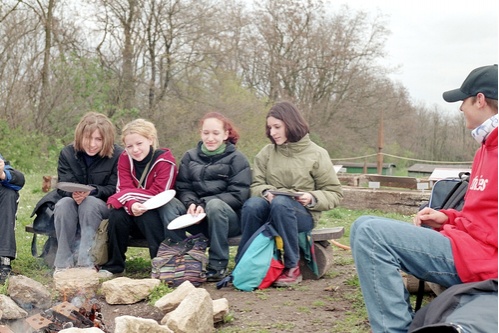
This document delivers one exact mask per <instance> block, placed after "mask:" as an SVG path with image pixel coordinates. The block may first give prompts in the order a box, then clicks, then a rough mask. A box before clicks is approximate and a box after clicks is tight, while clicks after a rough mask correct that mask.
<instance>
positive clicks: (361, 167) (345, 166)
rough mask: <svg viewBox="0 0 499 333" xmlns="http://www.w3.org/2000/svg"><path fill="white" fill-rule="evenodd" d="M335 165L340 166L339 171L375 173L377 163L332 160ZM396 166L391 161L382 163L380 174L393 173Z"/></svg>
mask: <svg viewBox="0 0 499 333" xmlns="http://www.w3.org/2000/svg"><path fill="white" fill-rule="evenodd" d="M333 164H334V165H335V166H341V171H340V172H346V173H359V174H377V173H378V165H377V164H376V163H352V162H339V161H333ZM396 167H397V166H396V165H395V164H393V163H383V170H382V172H381V174H382V175H387V176H391V175H393V169H394V168H396Z"/></svg>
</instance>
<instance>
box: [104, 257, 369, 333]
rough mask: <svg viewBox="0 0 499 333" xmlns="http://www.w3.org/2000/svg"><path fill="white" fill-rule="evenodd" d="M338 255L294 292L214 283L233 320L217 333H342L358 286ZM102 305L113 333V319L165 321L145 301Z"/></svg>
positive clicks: (216, 296) (209, 286) (211, 286)
mask: <svg viewBox="0 0 499 333" xmlns="http://www.w3.org/2000/svg"><path fill="white" fill-rule="evenodd" d="M334 251H335V261H336V262H337V263H336V264H335V265H334V266H333V268H332V269H331V270H330V272H328V274H326V275H325V276H324V277H322V278H321V279H319V280H304V281H303V282H302V283H300V284H299V285H298V286H296V287H294V288H272V287H271V288H268V289H265V290H258V291H254V292H242V291H238V290H236V289H234V288H233V287H232V286H228V287H225V288H222V289H219V290H218V289H217V288H216V284H215V283H206V284H205V285H203V286H202V287H203V288H205V289H206V290H207V291H208V292H209V293H210V295H211V297H212V299H219V298H226V299H227V300H228V301H229V306H230V312H231V318H232V320H230V321H229V322H226V323H219V324H218V325H217V326H216V331H217V332H296V333H298V332H342V330H341V329H339V328H338V327H337V324H338V323H339V322H341V321H342V320H345V318H346V316H347V313H348V312H349V311H351V309H352V306H353V304H352V298H351V296H352V294H354V293H355V292H356V291H357V287H355V286H350V285H349V284H348V283H347V280H349V279H351V278H352V277H353V275H354V271H355V269H354V265H353V262H352V261H351V254H350V252H349V251H344V250H340V249H337V248H335V249H334ZM100 301H101V305H102V314H103V318H104V322H105V323H106V325H107V327H108V329H109V332H114V318H116V317H118V316H123V315H130V316H136V317H142V318H151V319H155V320H158V321H160V320H161V319H162V318H163V316H164V315H163V313H161V312H160V311H158V310H157V309H156V308H154V307H153V306H151V305H149V304H147V302H145V301H144V302H140V303H136V304H132V305H109V304H107V303H106V302H105V300H104V299H101V300H100ZM363 324H364V323H363ZM335 327H336V328H335ZM368 330H369V328H368V326H367V325H365V330H364V329H362V328H360V330H359V332H362V331H366V332H367V331H368ZM343 332H351V330H348V331H343ZM115 333H119V332H115Z"/></svg>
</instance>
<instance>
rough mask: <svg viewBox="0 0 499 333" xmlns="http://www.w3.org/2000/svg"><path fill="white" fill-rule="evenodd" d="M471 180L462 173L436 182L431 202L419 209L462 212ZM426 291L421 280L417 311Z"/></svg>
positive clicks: (466, 173) (467, 175)
mask: <svg viewBox="0 0 499 333" xmlns="http://www.w3.org/2000/svg"><path fill="white" fill-rule="evenodd" d="M469 178H470V173H469V172H460V173H459V177H449V178H444V179H441V180H439V181H437V182H435V184H434V185H433V188H432V190H431V194H430V200H429V201H428V202H427V203H425V204H423V205H421V207H419V209H420V210H421V209H423V208H425V207H430V208H433V209H436V210H440V209H451V208H452V209H456V210H461V209H462V208H463V205H464V196H465V195H466V191H467V190H468V184H469ZM424 290H425V281H424V280H419V286H418V292H417V296H416V306H415V310H416V311H418V310H419V309H420V308H421V304H422V302H423V295H424Z"/></svg>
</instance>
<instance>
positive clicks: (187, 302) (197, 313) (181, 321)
mask: <svg viewBox="0 0 499 333" xmlns="http://www.w3.org/2000/svg"><path fill="white" fill-rule="evenodd" d="M161 324H163V325H164V324H167V326H168V327H169V328H171V329H172V330H173V331H174V332H175V333H211V332H213V331H214V327H213V301H212V299H211V297H210V294H209V293H208V292H207V291H206V289H203V288H196V290H194V291H192V292H191V293H189V294H188V295H187V296H186V297H185V298H184V300H183V301H182V302H181V303H180V305H179V306H178V307H177V308H176V309H175V310H173V311H172V312H170V313H168V314H166V316H165V317H164V318H163V319H162V320H161Z"/></svg>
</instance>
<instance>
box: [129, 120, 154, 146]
mask: <svg viewBox="0 0 499 333" xmlns="http://www.w3.org/2000/svg"><path fill="white" fill-rule="evenodd" d="M134 133H135V134H138V135H142V136H143V137H144V138H147V139H149V140H151V141H152V148H153V149H157V148H158V147H159V141H158V132H157V131H156V126H154V124H153V123H151V122H150V121H147V120H145V119H142V118H139V119H135V120H132V121H131V122H129V123H128V124H126V125H125V127H123V129H122V130H121V142H123V144H124V143H125V136H127V135H129V134H134Z"/></svg>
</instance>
